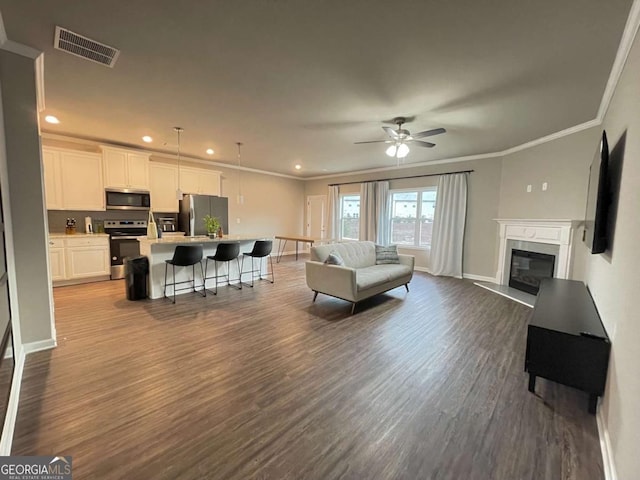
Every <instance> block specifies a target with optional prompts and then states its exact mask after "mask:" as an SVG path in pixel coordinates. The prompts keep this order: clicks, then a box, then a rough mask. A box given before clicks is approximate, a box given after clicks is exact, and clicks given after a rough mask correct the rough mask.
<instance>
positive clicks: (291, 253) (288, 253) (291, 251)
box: [271, 248, 309, 257]
mask: <svg viewBox="0 0 640 480" xmlns="http://www.w3.org/2000/svg"><path fill="white" fill-rule="evenodd" d="M303 253H309V249H308V248H305V249H302V248H301V249H300V250H298V255H302V254H303ZM295 254H296V251H295V250H287V251H286V252H282V256H283V257H286V256H287V255H295ZM271 255H273V256H274V257H276V256H278V252H271Z"/></svg>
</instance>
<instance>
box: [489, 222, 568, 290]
mask: <svg viewBox="0 0 640 480" xmlns="http://www.w3.org/2000/svg"><path fill="white" fill-rule="evenodd" d="M496 221H497V222H498V225H499V226H500V247H499V252H498V271H497V273H496V283H497V284H499V285H509V276H510V267H511V250H512V249H513V248H518V249H522V250H529V251H534V252H538V253H545V254H553V255H555V257H556V258H555V266H554V274H553V276H554V277H556V278H565V279H566V278H569V273H570V269H571V251H572V248H573V233H574V228H575V227H577V226H578V225H579V224H580V222H579V221H576V220H565V219H561V220H555V219H542V220H538V219H502V218H499V219H496ZM520 242H524V243H520ZM536 245H539V247H538V248H536ZM520 246H524V247H525V248H520Z"/></svg>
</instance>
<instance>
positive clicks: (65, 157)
mask: <svg viewBox="0 0 640 480" xmlns="http://www.w3.org/2000/svg"><path fill="white" fill-rule="evenodd" d="M42 165H43V169H44V185H45V196H46V205H47V209H48V210H93V211H102V210H104V184H103V181H102V156H101V155H99V154H97V153H90V152H81V151H76V150H66V149H61V148H50V147H44V148H43V149H42Z"/></svg>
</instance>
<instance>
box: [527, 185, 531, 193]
mask: <svg viewBox="0 0 640 480" xmlns="http://www.w3.org/2000/svg"><path fill="white" fill-rule="evenodd" d="M527 193H531V185H527Z"/></svg>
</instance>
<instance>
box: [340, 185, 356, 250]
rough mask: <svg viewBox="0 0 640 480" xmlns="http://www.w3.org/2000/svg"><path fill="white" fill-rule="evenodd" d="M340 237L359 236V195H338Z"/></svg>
mask: <svg viewBox="0 0 640 480" xmlns="http://www.w3.org/2000/svg"><path fill="white" fill-rule="evenodd" d="M340 238H341V239H342V240H358V239H359V238H360V195H359V194H357V193H356V194H349V195H340Z"/></svg>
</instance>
